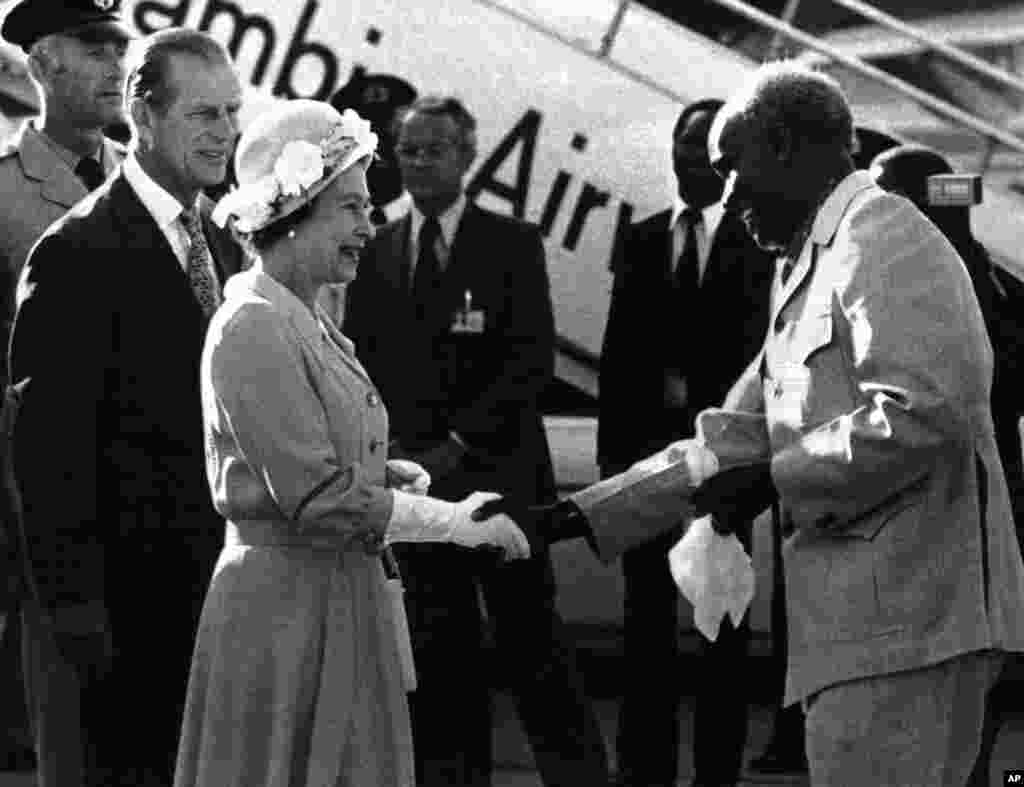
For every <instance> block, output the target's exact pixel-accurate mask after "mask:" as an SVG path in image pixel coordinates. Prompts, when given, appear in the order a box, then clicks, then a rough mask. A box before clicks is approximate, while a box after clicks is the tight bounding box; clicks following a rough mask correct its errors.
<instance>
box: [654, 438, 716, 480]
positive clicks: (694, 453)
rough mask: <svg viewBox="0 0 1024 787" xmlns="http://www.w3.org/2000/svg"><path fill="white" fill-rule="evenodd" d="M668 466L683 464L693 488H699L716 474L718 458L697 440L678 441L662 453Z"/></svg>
mask: <svg viewBox="0 0 1024 787" xmlns="http://www.w3.org/2000/svg"><path fill="white" fill-rule="evenodd" d="M662 453H663V454H664V455H665V459H666V460H667V461H668V462H669V463H670V464H675V463H676V462H685V463H686V466H687V468H688V469H689V471H690V478H692V479H693V485H694V486H695V487H697V486H700V485H701V484H703V483H704V482H705V481H707V480H708V479H709V478H711V476H713V475H714V474H715V473H717V472H718V457H717V456H715V452H714V451H712V450H711V449H710V448H708V447H707V446H706V445H704V444H703V443H702V442H700V441H699V440H696V439H694V438H690V439H689V440H679V441H678V442H675V443H672V444H671V445H669V446H668V447H667V448H666V449H665V450H664V451H663V452H662Z"/></svg>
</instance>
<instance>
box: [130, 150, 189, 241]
mask: <svg viewBox="0 0 1024 787" xmlns="http://www.w3.org/2000/svg"><path fill="white" fill-rule="evenodd" d="M124 177H125V180H127V181H128V183H129V185H130V186H131V187H132V188H133V189H135V193H136V194H138V196H139V199H140V200H141V201H142V204H143V205H144V206H145V208H146V210H147V211H149V215H151V216H152V217H153V220H154V221H156V223H157V226H159V227H160V229H161V230H166V229H167V228H168V227H169V226H170V225H171V224H173V223H174V221H175V219H177V218H178V216H180V215H181V212H182V210H184V208H183V207H182V204H181V203H180V202H178V200H177V199H176V198H174V197H172V196H171V195H170V194H169V193H168V192H167V191H166V190H165V189H164V187H163V186H161V185H160V184H159V183H157V182H156V181H155V180H153V178H151V177H150V176H149V175H148V174H147V173H146V171H145V170H144V169H143V168H142V165H140V164H139V160H138V159H137V158H135V154H134V153H132V154H131V155H129V156H128V158H126V159H125V160H124Z"/></svg>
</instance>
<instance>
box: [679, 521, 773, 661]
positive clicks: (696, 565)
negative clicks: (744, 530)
mask: <svg viewBox="0 0 1024 787" xmlns="http://www.w3.org/2000/svg"><path fill="white" fill-rule="evenodd" d="M668 563H669V568H670V569H671V571H672V578H673V579H674V580H675V582H676V585H678V586H679V590H680V592H681V593H682V594H683V596H685V597H686V600H687V601H689V602H690V603H691V604H693V620H694V624H695V625H696V626H697V630H698V631H700V633H701V634H703V635H704V636H705V637H707V638H708V639H709V640H711V641H712V642H714V641H715V639H717V638H718V629H719V627H720V626H721V623H722V618H723V617H725V615H726V614H728V615H729V617H730V618H731V619H732V623H733V625H734V626H738V625H739V624H740V621H741V620H743V615H744V614H746V611H747V608H748V607H749V606H750V602H751V601H752V600H753V599H754V567H753V564H752V563H751V562H750V556H749V555H748V554H747V553H746V551H744V549H743V545H742V544H741V543H740V542H739V539H738V538H736V536H735V535H734V534H729V535H728V536H720V535H718V533H716V532H715V531H714V529H713V528H712V527H711V517H710V516H702V517H700V518H699V519H695V520H693V522H692V523H691V524H690V527H689V528H688V529H687V531H686V533H684V534H683V537H682V538H681V539H679V541H678V543H676V545H675V546H674V547H672V549H670V550H669V553H668Z"/></svg>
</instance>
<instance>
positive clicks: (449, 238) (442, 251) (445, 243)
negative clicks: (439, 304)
mask: <svg viewBox="0 0 1024 787" xmlns="http://www.w3.org/2000/svg"><path fill="white" fill-rule="evenodd" d="M465 210H466V195H465V194H461V193H460V194H459V196H458V199H456V200H455V202H453V203H452V204H451V205H450V206H449V207H448V210H446V211H445V212H444V213H442V214H441V215H439V216H438V217H437V220H438V223H440V225H441V234H440V235H439V236H438V238H437V246H436V247H435V248H434V250H435V251H436V252H437V261H438V262H439V263H440V264H441V270H442V271H443V270H444V269H445V268H447V267H448V259H449V257H451V253H452V243H453V242H454V241H455V231H456V230H457V229H458V228H459V222H460V221H461V220H462V214H463V212H464V211H465ZM410 213H411V214H412V232H411V234H410V236H409V252H410V254H411V255H412V260H411V262H410V265H409V282H410V283H411V282H412V280H413V276H414V275H415V273H416V259H417V258H418V257H419V253H420V229H421V228H422V227H423V222H424V221H426V220H427V219H426V216H424V215H423V212H422V211H421V210H420V209H419V208H417V207H416V203H413V205H412V208H411V210H410Z"/></svg>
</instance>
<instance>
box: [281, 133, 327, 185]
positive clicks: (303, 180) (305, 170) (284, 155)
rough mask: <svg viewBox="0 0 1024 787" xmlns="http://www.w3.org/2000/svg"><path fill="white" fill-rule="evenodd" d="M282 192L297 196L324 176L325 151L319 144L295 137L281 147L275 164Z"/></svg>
mask: <svg viewBox="0 0 1024 787" xmlns="http://www.w3.org/2000/svg"><path fill="white" fill-rule="evenodd" d="M274 174H275V175H276V176H277V180H278V182H279V183H280V184H281V193H282V194H284V195H285V196H288V197H297V196H298V195H299V194H301V193H302V192H303V191H305V190H306V189H308V188H309V187H310V186H312V185H313V184H314V183H316V182H317V181H318V180H320V178H322V177H323V176H324V153H323V150H322V149H321V147H320V146H319V145H314V144H313V143H312V142H306V140H304V139H294V140H292V141H291V142H289V143H288V144H287V145H285V146H284V147H283V148H282V149H281V155H280V156H279V157H278V159H277V161H276V162H275V164H274Z"/></svg>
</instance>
